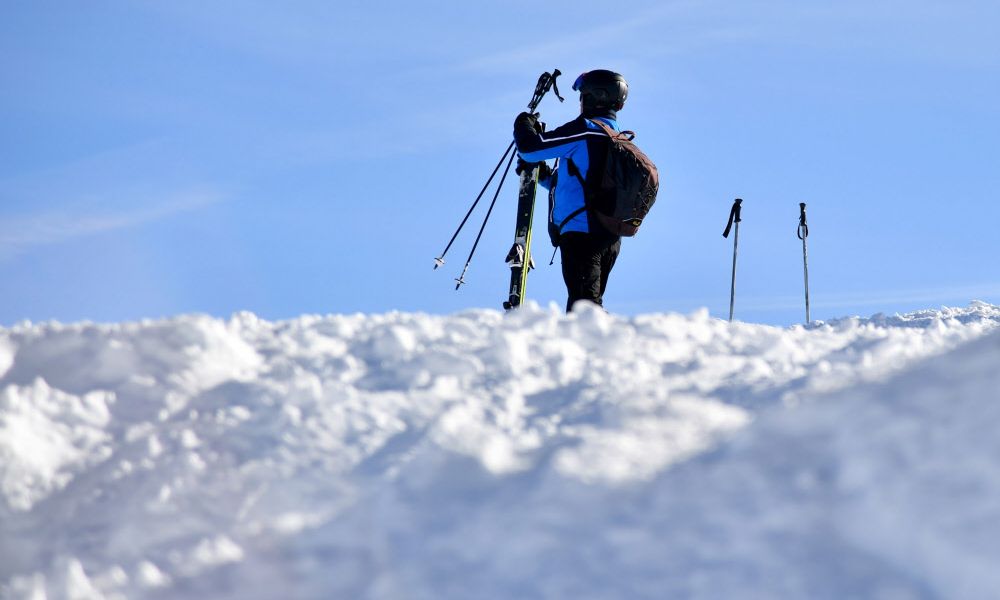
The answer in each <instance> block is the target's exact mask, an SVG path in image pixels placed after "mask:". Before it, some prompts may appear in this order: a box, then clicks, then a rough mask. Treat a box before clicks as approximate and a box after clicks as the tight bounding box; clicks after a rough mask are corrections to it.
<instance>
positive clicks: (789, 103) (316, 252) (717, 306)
mask: <svg viewBox="0 0 1000 600" xmlns="http://www.w3.org/2000/svg"><path fill="white" fill-rule="evenodd" d="M608 6H609V5H607V4H605V3H596V2H580V1H573V2H566V1H558V2H546V3H537V2H521V1H508V2H503V3H497V2H420V3H413V2H398V1H397V2H348V1H338V2H287V3H286V2H281V3H275V2H200V1H199V2H187V1H177V2H86V3H83V2H26V1H9V2H5V3H4V5H3V8H2V18H0V89H2V90H3V91H2V94H0V115H2V116H0V286H2V288H0V290H2V292H0V323H2V324H7V325H9V324H11V323H14V322H17V321H20V320H22V319H30V320H33V321H39V320H46V319H58V320H62V321H75V320H79V319H92V320H102V321H120V320H129V319H136V318H144V317H160V316H168V315H174V314H178V313H188V312H205V313H210V314H215V315H223V316H225V315H228V314H230V313H232V312H234V311H237V310H251V311H254V312H256V313H258V314H259V315H261V316H263V317H266V318H271V319H274V318H286V317H293V316H297V315H299V314H303V313H330V312H336V313H343V312H355V311H362V312H383V311H388V310H405V311H427V312H433V313H448V312H453V311H457V310H461V309H464V308H469V307H489V308H497V309H498V308H499V306H500V302H501V301H502V300H503V299H504V297H505V295H506V286H507V280H508V273H509V270H508V269H507V268H506V266H505V265H504V263H503V258H504V256H505V254H506V252H507V250H508V247H509V246H510V243H511V238H512V235H513V233H512V229H513V221H514V204H515V201H516V198H515V195H516V192H515V190H514V186H513V185H511V184H510V182H508V187H507V188H506V190H505V192H504V194H503V195H502V197H501V200H500V201H499V202H498V206H497V208H496V209H495V213H494V216H493V219H492V221H491V223H490V225H489V226H488V228H487V231H486V234H485V236H484V238H483V241H482V243H481V245H480V248H479V252H478V256H477V258H476V260H475V262H474V264H473V265H472V268H471V269H470V271H469V273H468V275H467V277H466V279H467V281H468V284H467V285H466V286H465V287H464V288H463V289H462V290H461V291H460V292H455V291H454V285H453V281H452V279H453V278H454V277H456V276H457V275H458V273H459V272H460V271H461V267H462V263H463V262H464V260H465V255H466V253H467V252H468V250H469V248H470V246H471V244H472V239H473V237H474V233H475V229H476V228H477V227H478V224H479V219H480V218H481V216H482V214H483V213H482V212H480V213H477V215H476V216H474V217H473V220H474V223H472V224H471V226H469V227H468V228H467V231H466V233H465V235H463V236H462V237H460V238H459V240H458V241H457V242H456V245H455V247H453V249H452V250H451V252H450V253H449V255H448V263H447V264H446V265H445V267H444V268H443V269H441V270H438V271H432V266H433V258H434V257H435V256H437V255H438V254H439V253H440V251H441V250H442V249H443V247H444V245H445V243H446V242H447V241H448V238H449V237H450V235H451V233H452V231H453V230H454V228H455V227H456V226H457V224H458V222H459V221H460V219H461V217H462V216H463V215H464V213H465V211H466V209H467V207H468V206H469V205H470V204H471V202H472V200H473V198H474V197H475V194H476V193H477V192H478V191H479V188H480V187H481V185H482V183H483V182H484V181H485V178H486V177H487V175H488V174H489V171H490V169H491V168H492V167H493V165H494V164H495V163H496V161H497V159H498V158H499V156H500V154H501V152H502V151H503V149H504V148H505V147H506V146H507V144H508V143H509V140H510V131H511V122H512V120H513V118H514V116H515V115H516V114H517V113H518V112H520V111H521V110H523V109H524V106H525V104H526V103H527V101H528V100H529V99H530V96H531V91H532V89H533V86H534V84H535V81H536V79H537V77H538V75H539V73H541V72H542V71H544V70H550V69H552V68H554V67H557V68H559V69H561V70H562V71H563V72H564V73H566V77H565V78H564V80H563V81H562V82H561V83H562V91H563V92H564V95H566V96H567V97H568V98H567V102H566V103H565V104H559V103H558V102H557V101H556V99H555V98H554V97H551V96H550V97H548V98H546V99H545V101H544V102H543V103H542V105H541V107H540V109H541V112H542V117H543V120H545V121H547V122H548V123H549V124H550V125H558V124H561V123H562V122H565V121H568V120H570V119H572V118H573V117H575V115H576V112H575V111H576V109H577V106H578V105H577V103H576V101H575V99H574V98H573V94H572V92H571V91H570V89H569V88H570V84H571V83H572V78H573V77H574V76H575V75H577V74H579V73H580V72H582V71H584V70H588V69H592V68H610V69H615V70H617V71H620V72H621V73H623V74H624V75H625V76H626V78H627V79H628V80H629V83H630V85H631V91H630V97H629V102H628V105H627V106H626V107H625V109H624V110H623V111H622V112H621V114H620V121H621V124H622V125H623V126H624V127H625V128H628V129H633V130H635V131H636V132H637V133H638V136H639V137H638V138H637V141H638V142H639V143H640V145H641V146H642V147H643V149H645V150H646V151H647V153H648V154H649V155H650V156H651V158H653V160H654V161H655V162H656V163H657V164H658V165H659V167H660V169H661V176H662V186H661V192H660V196H659V200H658V202H657V205H656V207H655V208H654V210H653V212H652V213H651V214H650V216H649V219H648V220H647V223H646V224H645V225H644V226H643V230H642V231H641V232H640V235H639V236H638V237H636V238H634V239H630V240H625V241H624V243H623V250H622V255H621V259H620V262H619V265H618V267H617V268H616V270H615V272H614V274H613V276H612V281H611V285H610V286H609V291H608V294H607V296H606V304H607V306H608V308H609V309H610V310H612V311H613V312H619V313H624V314H636V313H642V312H654V311H655V312H660V311H685V312H686V311H690V310H694V309H696V308H697V307H700V306H707V307H708V308H709V309H710V311H711V312H712V314H714V315H717V316H725V315H726V314H727V312H728V303H729V274H730V273H729V271H730V260H731V253H732V243H731V241H727V240H724V239H723V238H722V237H721V232H722V229H723V227H724V225H725V219H726V216H727V215H728V211H729V206H730V204H731V202H732V199H733V198H734V197H736V196H740V197H743V198H744V199H745V204H744V206H745V208H744V222H743V227H742V229H741V233H740V236H741V237H740V270H739V274H738V296H737V316H738V317H740V318H743V319H745V320H752V321H758V322H767V323H779V324H784V323H791V322H795V321H797V320H801V318H802V312H803V309H802V256H801V245H800V243H799V241H798V240H797V239H796V237H795V229H796V223H797V216H798V203H799V202H806V203H808V205H809V218H810V224H811V233H812V235H811V237H810V238H809V243H810V246H809V252H810V279H811V286H812V290H811V291H812V299H813V317H814V318H830V317H837V316H842V315H848V314H864V315H867V314H871V313H875V312H879V311H882V312H887V313H892V312H896V311H904V310H910V309H914V308H924V307H931V306H938V305H941V304H962V305H964V304H966V303H967V302H968V301H970V300H972V299H982V300H987V301H992V302H994V303H1000V267H998V266H997V264H998V256H1000V234H998V233H997V225H998V222H1000V209H998V208H997V205H998V202H997V198H998V195H1000V169H998V167H1000V164H998V162H1000V160H998V158H1000V151H998V147H1000V145H998V142H997V140H998V138H1000V103H998V102H997V98H998V97H1000V36H997V35H996V32H997V31H998V30H1000V3H997V2H995V1H993V0H982V1H949V2H945V1H941V2H931V1H926V0H910V1H886V2H871V1H855V0H847V1H840V2H823V3H821V2H800V1H797V0H774V1H759V2H755V1H738V2H737V1H727V2H720V1H711V0H709V1H691V2H662V1H657V2H642V1H638V2H629V3H619V4H614V5H611V6H612V8H611V9H609V8H608ZM540 225H544V223H540ZM536 231H537V233H538V234H539V235H538V237H536V241H538V244H537V245H536V253H535V255H536V261H537V262H538V263H539V269H538V270H537V271H535V272H534V273H533V274H532V279H531V281H530V283H529V286H528V295H529V297H531V298H533V299H535V300H537V301H539V302H540V303H542V304H543V305H546V304H548V303H549V302H552V301H554V302H557V303H559V304H560V305H561V304H562V303H563V298H564V291H563V289H562V282H561V278H560V275H559V272H558V266H553V267H548V266H547V265H548V257H549V254H550V251H551V248H550V247H549V245H548V243H547V240H546V237H545V235H544V229H543V228H538V229H537V230H536Z"/></svg>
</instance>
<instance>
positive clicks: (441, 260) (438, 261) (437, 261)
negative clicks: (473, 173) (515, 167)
mask: <svg viewBox="0 0 1000 600" xmlns="http://www.w3.org/2000/svg"><path fill="white" fill-rule="evenodd" d="M513 149H514V142H511V143H510V145H509V146H507V150H506V151H505V152H504V153H503V156H501V157H500V162H498V163H497V166H496V167H494V168H493V173H491V174H490V178H489V179H487V180H486V184H485V185H483V189H481V190H480V191H479V195H478V196H476V200H475V201H474V202H473V203H472V206H470V207H469V212H467V213H465V218H464V219H462V222H461V223H459V225H458V229H456V230H455V233H454V234H452V236H451V239H450V240H448V245H447V246H445V247H444V252H442V253H441V255H440V256H438V257H437V258H435V259H434V269H435V270H436V269H437V268H438V267H440V266H441V265H443V264H444V255H445V254H448V249H449V248H451V245H452V244H453V243H455V238H457V237H458V233H459V232H460V231H462V228H463V227H465V222H466V221H468V220H469V217H470V216H471V215H472V211H474V210H475V209H476V205H477V204H479V200H480V199H481V198H482V197H483V194H485V193H486V188H488V187H489V186H490V183H492V181H493V178H494V177H496V174H497V171H499V170H500V165H502V164H503V161H504V160H506V158H507V155H508V154H509V153H510V151H511V150H513Z"/></svg>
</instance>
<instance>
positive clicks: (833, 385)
mask: <svg viewBox="0 0 1000 600" xmlns="http://www.w3.org/2000/svg"><path fill="white" fill-rule="evenodd" d="M998 324H1000V308H998V307H996V306H992V305H989V304H985V303H973V304H972V305H970V306H969V307H967V308H963V309H951V308H945V309H941V310H937V311H922V312H919V313H912V314H909V315H897V316H895V317H885V316H883V315H876V316H875V317H872V318H870V319H858V318H849V319H840V320H838V321H834V322H830V323H820V324H814V325H811V326H809V327H802V326H795V327H790V328H776V327H768V326H762V325H752V324H746V323H733V324H730V323H726V322H723V321H720V320H718V319H712V318H710V317H709V316H708V313H707V312H706V311H699V312H696V313H693V314H691V315H677V314H660V315H644V316H639V317H635V318H631V319H625V318H621V317H616V316H613V315H609V314H606V313H604V312H601V311H599V310H594V309H584V310H582V311H580V312H578V313H575V314H573V315H568V316H567V315H563V314H560V312H559V311H557V310H555V309H549V310H544V309H540V308H539V307H537V306H535V305H529V306H526V307H523V308H522V309H521V310H519V311H517V312H516V313H513V314H510V315H501V314H499V313H497V312H493V311H468V312H465V313H460V314H456V315H452V316H446V317H440V316H429V315H422V314H405V313H391V314H385V315H360V314H358V315H335V316H327V317H319V316H306V317H301V318H299V319H295V320H291V321H283V322H267V321H263V320H261V319H258V318H257V317H255V316H254V315H252V314H248V313H242V314H238V315H235V316H233V317H232V318H231V319H228V320H225V321H223V320H219V319H213V318H209V317H203V316H185V317H178V318H175V319H171V320H165V321H155V322H142V323H126V324H113V325H97V324H90V323H82V324H74V325H61V324H55V323H51V324H42V325H31V324H24V325H19V326H17V327H14V328H10V329H0V597H3V598H112V597H129V598H142V597H149V598H188V597H212V598H241V599H242V598H275V597H287V598H334V597H336V598H340V597H344V598H380V599H381V598H385V599H389V598H407V599H411V598H412V599H424V598H426V599H447V598H473V597H476V598H478V597H487V598H515V597H516V598H565V597H571V596H573V597H578V598H610V597H622V598H624V597H628V598H662V597H678V598H725V597H729V598H737V597H739V598H803V597H809V598H844V597H879V598H883V597H884V598H937V597H949V598H981V597H988V596H989V595H990V594H991V593H992V590H993V589H995V588H996V587H997V586H998V585H1000V578H998V576H997V575H995V574H994V569H992V565H995V564H997V563H998V562H1000V542H997V541H996V540H1000V508H998V506H1000V505H997V503H996V502H995V501H994V500H995V498H996V497H998V493H1000V463H998V462H997V461H996V457H997V456H1000V441H998V440H1000V438H998V437H997V436H996V435H995V431H996V430H997V428H998V427H1000V404H998V403H997V402H996V400H997V399H998V398H997V390H998V389H1000V381H998V380H1000V373H998V371H997V369H996V368H995V366H996V365H997V364H1000V362H998V361H1000V332H996V333H992V334H991V333H989V332H990V331H992V330H993V329H995V328H996V326H997V325H998ZM995 505H996V506H995Z"/></svg>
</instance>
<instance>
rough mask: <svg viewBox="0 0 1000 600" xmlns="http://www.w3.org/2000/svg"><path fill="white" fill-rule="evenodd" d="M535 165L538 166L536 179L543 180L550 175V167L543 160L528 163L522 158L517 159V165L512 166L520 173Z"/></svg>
mask: <svg viewBox="0 0 1000 600" xmlns="http://www.w3.org/2000/svg"><path fill="white" fill-rule="evenodd" d="M535 167H538V181H545V180H546V179H548V178H549V177H551V176H552V169H551V168H549V165H547V164H545V162H538V163H530V162H527V161H525V160H524V159H523V158H518V159H517V167H515V168H514V172H515V173H517V174H518V175H520V174H521V173H523V172H524V171H530V170H531V169H533V168H535Z"/></svg>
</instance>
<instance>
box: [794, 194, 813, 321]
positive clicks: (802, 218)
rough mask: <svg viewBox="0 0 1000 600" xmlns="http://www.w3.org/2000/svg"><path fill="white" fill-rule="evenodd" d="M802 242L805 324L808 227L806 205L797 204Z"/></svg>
mask: <svg viewBox="0 0 1000 600" xmlns="http://www.w3.org/2000/svg"><path fill="white" fill-rule="evenodd" d="M796 233H797V235H798V236H799V239H800V240H802V274H803V276H804V277H805V283H806V324H807V325H808V324H809V322H810V319H809V252H808V251H807V249H806V238H807V237H809V225H807V224H806V203H805V202H799V229H798V231H797V232H796Z"/></svg>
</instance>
